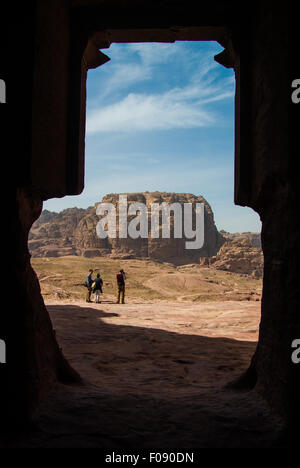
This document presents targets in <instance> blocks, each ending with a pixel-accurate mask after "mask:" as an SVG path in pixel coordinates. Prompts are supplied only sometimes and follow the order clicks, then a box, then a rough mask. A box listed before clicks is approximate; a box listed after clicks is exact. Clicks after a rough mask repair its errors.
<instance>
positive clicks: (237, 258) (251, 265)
mask: <svg viewBox="0 0 300 468" xmlns="http://www.w3.org/2000/svg"><path fill="white" fill-rule="evenodd" d="M257 242H258V240H257V239H256V238H255V239H254V241H253V240H252V239H251V238H249V237H248V236H247V237H243V236H242V235H241V236H236V238H235V237H233V239H232V240H229V241H227V242H225V244H224V245H223V246H222V247H221V248H220V250H219V252H218V254H217V255H216V256H215V257H212V258H211V259H210V264H211V265H213V267H214V268H217V269H218V270H225V271H231V272H233V273H241V274H250V273H251V275H252V277H253V278H261V277H262V275H263V265H264V259H263V252H262V250H261V248H259V247H255V246H253V243H254V244H255V243H257Z"/></svg>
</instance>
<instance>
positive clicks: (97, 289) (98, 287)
mask: <svg viewBox="0 0 300 468" xmlns="http://www.w3.org/2000/svg"><path fill="white" fill-rule="evenodd" d="M102 286H103V280H102V278H101V276H100V273H98V274H97V278H95V279H94V289H93V293H94V294H95V302H96V303H97V304H99V303H100V302H101V301H100V294H103V290H102Z"/></svg>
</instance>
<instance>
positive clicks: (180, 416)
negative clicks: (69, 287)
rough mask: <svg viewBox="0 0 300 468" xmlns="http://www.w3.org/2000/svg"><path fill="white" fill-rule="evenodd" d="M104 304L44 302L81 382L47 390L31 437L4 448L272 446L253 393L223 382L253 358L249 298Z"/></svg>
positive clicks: (270, 429)
mask: <svg viewBox="0 0 300 468" xmlns="http://www.w3.org/2000/svg"><path fill="white" fill-rule="evenodd" d="M114 299H115V298H114V296H111V295H109V294H106V295H104V296H103V297H102V301H103V302H102V303H101V304H86V303H85V302H81V301H78V302H77V301H76V302H73V303H70V302H67V303H66V302H62V301H57V300H56V301H54V300H51V301H48V303H47V307H48V310H49V312H50V316H51V318H52V321H53V326H54V328H55V330H56V335H57V339H58V341H59V343H60V346H61V347H62V349H63V352H64V354H65V356H66V357H67V358H68V360H69V361H70V363H71V364H72V365H73V367H74V368H75V369H76V370H77V371H78V372H79V373H80V374H81V376H82V378H83V384H82V385H81V386H63V385H60V386H58V387H57V388H56V389H54V391H53V392H52V394H51V395H50V398H49V399H48V401H47V402H46V403H45V404H44V405H43V406H42V408H41V411H40V413H39V414H38V415H37V416H36V419H35V423H34V427H33V430H32V432H31V433H30V434H27V435H26V436H23V437H22V436H21V437H20V438H19V440H18V441H17V442H16V441H15V442H14V446H18V447H25V448H27V447H29V448H38V447H42V448H102V449H106V450H110V449H129V448H130V449H131V450H133V449H135V450H140V449H150V448H151V449H153V448H157V449H162V448H169V449H174V450H180V449H183V448H184V449H188V448H193V449H197V448H223V447H232V448H241V447H242V448H247V447H249V448H250V447H254V448H261V447H274V446H280V444H279V442H278V438H279V436H280V431H281V424H280V420H279V419H277V418H276V417H275V416H274V415H273V414H272V412H271V410H270V408H268V407H267V405H266V404H265V402H264V401H263V400H262V399H261V397H260V396H259V395H258V394H257V393H256V392H254V391H248V392H246V391H242V390H237V389H234V388H232V387H231V386H230V385H229V386H228V384H229V383H230V382H232V381H234V380H235V379H236V378H237V377H238V376H240V375H241V374H242V373H243V372H244V371H245V370H246V369H247V366H248V365H249V362H250V359H251V357H252V355H253V353H254V350H255V347H256V340H257V336H258V325H259V316H260V303H259V302H255V301H253V302H247V301H226V302H207V303H194V302H185V303H183V302H178V301H177V302H172V301H169V302H167V301H156V300H153V301H149V300H148V301H145V300H142V299H140V300H139V301H137V299H136V298H128V301H127V303H126V304H125V305H117V304H115V303H114Z"/></svg>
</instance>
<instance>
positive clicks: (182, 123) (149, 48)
mask: <svg viewBox="0 0 300 468" xmlns="http://www.w3.org/2000/svg"><path fill="white" fill-rule="evenodd" d="M222 50H223V48H222V47H221V46H220V45H219V44H218V43H216V42H176V43H175V44H157V43H151V44H113V45H111V47H110V48H109V49H106V50H104V51H103V52H104V53H106V54H107V55H108V56H109V57H110V58H111V61H110V62H108V63H106V64H105V65H103V66H102V67H100V68H98V69H96V70H90V71H89V74H88V103H87V134H86V169H85V171H86V174H85V190H84V192H83V193H82V194H81V195H79V196H77V197H64V198H62V199H53V200H49V201H47V202H46V203H45V204H44V208H45V209H48V210H51V211H61V210H63V209H65V208H70V207H74V206H77V207H81V208H87V207H88V206H91V205H94V204H95V203H97V202H100V201H101V199H102V197H103V196H104V195H105V194H107V193H119V192H144V191H149V192H152V191H156V190H158V191H163V192H164V191H165V192H181V193H182V192H187V193H193V194H195V195H203V196H204V197H205V198H206V199H207V201H208V202H209V203H210V205H211V206H212V209H213V212H214V214H215V222H216V225H217V228H218V229H225V230H226V231H229V232H242V231H255V232H258V231H260V229H261V223H260V220H259V217H258V215H257V214H256V213H255V212H253V211H252V210H251V209H250V208H244V207H238V206H235V205H234V202H233V184H234V183H233V180H234V177H233V174H234V88H235V83H234V73H233V70H227V69H225V68H224V67H222V66H221V65H219V64H217V63H216V62H215V61H214V55H215V54H217V53H219V52H221V51H222Z"/></svg>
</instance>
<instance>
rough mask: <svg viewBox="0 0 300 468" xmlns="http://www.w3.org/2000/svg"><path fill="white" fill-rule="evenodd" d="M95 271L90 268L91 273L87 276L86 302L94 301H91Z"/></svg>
mask: <svg viewBox="0 0 300 468" xmlns="http://www.w3.org/2000/svg"><path fill="white" fill-rule="evenodd" d="M93 273H94V271H93V270H90V271H89V274H88V275H87V277H86V284H85V285H86V287H87V293H86V302H92V301H91V294H92V284H93V278H92V275H93Z"/></svg>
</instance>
